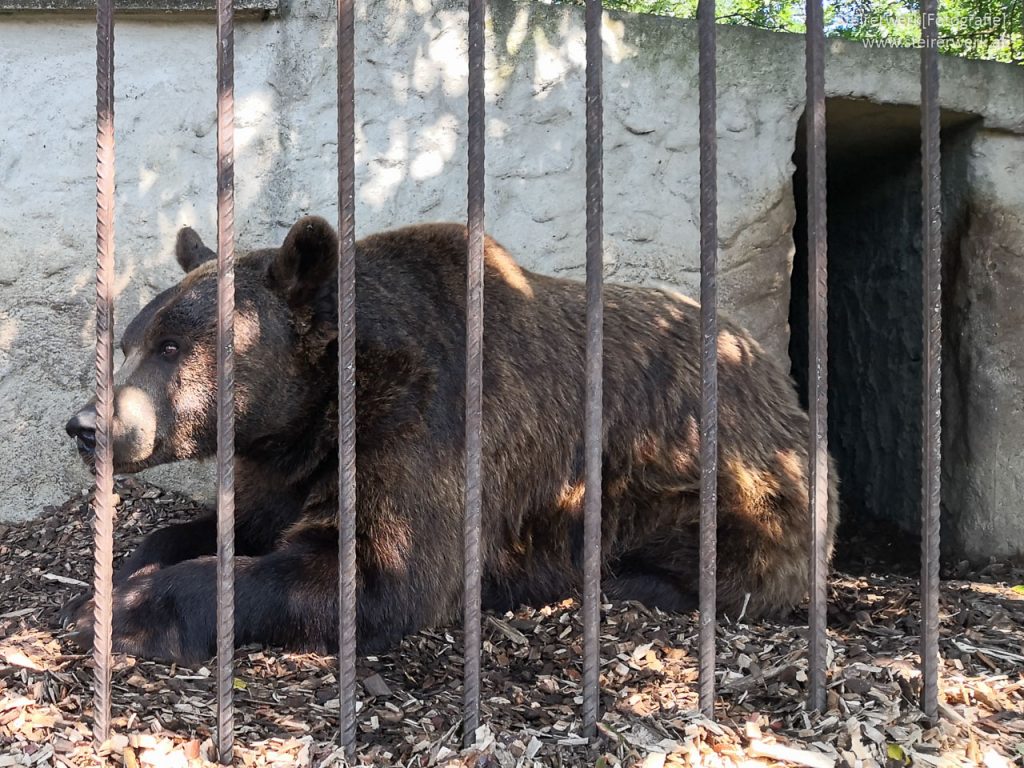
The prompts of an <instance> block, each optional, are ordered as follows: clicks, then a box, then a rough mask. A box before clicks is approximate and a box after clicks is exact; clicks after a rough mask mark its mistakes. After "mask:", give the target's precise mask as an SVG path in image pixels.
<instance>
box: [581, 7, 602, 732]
mask: <svg viewBox="0 0 1024 768" xmlns="http://www.w3.org/2000/svg"><path fill="white" fill-rule="evenodd" d="M585 27H586V49H587V54H586V55H587V63H586V115H587V116H586V121H587V126H586V141H587V149H586V158H587V181H586V184H587V187H586V206H587V251H586V253H587V349H586V404H585V416H584V418H585V423H584V452H585V456H586V461H585V469H584V471H585V473H586V483H585V485H584V513H583V515H584V517H583V728H584V733H585V734H586V735H587V736H593V735H594V732H595V730H596V728H597V720H598V718H599V717H600V695H601V691H600V670H601V645H600V632H601V456H602V450H601V448H602V440H601V434H602V404H603V402H602V398H603V391H604V387H603V380H602V377H603V366H604V361H603V347H604V300H603V295H602V290H603V287H604V253H603V216H604V159H603V152H604V148H603V142H604V136H603V133H604V127H603V117H604V116H603V109H602V82H601V70H602V67H601V64H602V52H603V51H602V45H601V1H600V0H587V6H586V16H585Z"/></svg>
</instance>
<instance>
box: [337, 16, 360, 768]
mask: <svg viewBox="0 0 1024 768" xmlns="http://www.w3.org/2000/svg"><path fill="white" fill-rule="evenodd" d="M354 8H355V6H354V3H353V0H338V235H339V237H338V429H339V435H338V487H339V490H340V495H339V504H340V506H339V509H338V516H339V517H338V558H339V560H338V577H339V578H338V589H339V593H338V614H339V622H340V623H339V627H338V681H339V682H338V685H339V688H340V691H339V701H340V710H341V711H340V713H339V736H340V743H341V746H342V747H343V748H344V751H345V756H346V758H347V759H348V760H349V762H352V761H353V759H354V758H355V748H356V383H355V382H356V378H355V375H356V296H355V290H356V240H355V230H356V223H355V218H356V211H355V208H356V192H355V177H356V172H355V163H356V161H355V10H354Z"/></svg>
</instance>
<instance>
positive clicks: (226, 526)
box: [217, 0, 235, 765]
mask: <svg viewBox="0 0 1024 768" xmlns="http://www.w3.org/2000/svg"><path fill="white" fill-rule="evenodd" d="M234 47H235V37H234V8H233V6H232V0H217V756H218V758H219V760H220V762H221V763H222V764H224V765H229V764H230V763H231V761H232V752H233V747H234V702H233V698H232V697H233V683H234V666H233V657H234V650H235V350H234V345H235V62H234Z"/></svg>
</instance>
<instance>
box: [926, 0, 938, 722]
mask: <svg viewBox="0 0 1024 768" xmlns="http://www.w3.org/2000/svg"><path fill="white" fill-rule="evenodd" d="M921 38H922V40H921V42H922V46H921V217H922V221H921V261H922V272H923V278H924V279H923V294H924V295H923V301H922V309H923V313H922V314H923V317H922V321H923V332H924V356H923V357H924V366H923V377H922V378H923V382H922V384H923V387H924V393H923V394H924V396H923V398H922V400H923V410H924V413H923V417H922V418H923V424H922V436H921V453H922V456H921V463H922V468H921V486H922V491H921V680H922V686H921V708H922V710H923V711H924V713H925V716H926V717H928V718H929V719H931V720H933V721H934V720H935V719H936V717H937V716H938V710H939V670H938V662H939V492H940V477H939V472H940V469H941V466H942V443H941V421H940V419H941V414H942V242H941V236H942V202H941V195H942V185H941V176H940V172H941V170H940V147H939V138H940V137H939V58H938V44H939V30H938V14H937V2H936V0H922V2H921Z"/></svg>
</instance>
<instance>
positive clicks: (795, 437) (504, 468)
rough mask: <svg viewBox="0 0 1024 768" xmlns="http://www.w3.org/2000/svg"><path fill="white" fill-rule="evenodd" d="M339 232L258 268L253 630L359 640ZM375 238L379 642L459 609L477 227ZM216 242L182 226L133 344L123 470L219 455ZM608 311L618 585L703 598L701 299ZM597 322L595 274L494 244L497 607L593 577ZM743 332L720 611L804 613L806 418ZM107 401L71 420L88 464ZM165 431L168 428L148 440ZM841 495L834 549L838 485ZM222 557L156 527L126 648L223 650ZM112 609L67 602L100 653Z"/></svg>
mask: <svg viewBox="0 0 1024 768" xmlns="http://www.w3.org/2000/svg"><path fill="white" fill-rule="evenodd" d="M336 245H337V240H336V236H335V233H334V232H333V230H332V229H331V227H330V226H329V225H328V224H327V223H326V222H324V221H323V220H321V219H317V218H307V219H303V220H300V221H299V222H298V223H297V224H296V225H295V227H293V228H292V231H291V232H290V233H289V235H288V238H287V240H286V242H285V244H284V245H283V246H282V248H280V249H268V250H261V251H256V252H253V253H251V254H248V255H246V256H244V257H242V258H240V259H239V261H238V265H237V277H236V303H237V306H238V320H237V330H236V334H237V355H238V363H237V373H236V375H237V380H238V384H237V388H238V403H237V414H236V424H237V425H236V429H237V435H236V453H237V463H236V488H237V503H236V507H237V530H236V547H237V550H238V554H239V555H240V557H239V559H238V570H237V587H236V589H237V597H236V605H237V608H236V611H237V614H236V638H237V640H238V642H240V643H241V642H262V643H268V644H280V645H284V646H287V647H290V648H296V649H302V648H314V649H330V648H332V647H336V644H337V583H338V580H337V529H336V527H335V525H336V522H335V521H336V516H337V503H338V486H337V467H338V465H337V383H336V371H337V328H336V298H337V297H336V288H335V274H336V255H335V251H336ZM357 249H358V257H357V363H356V365H357V367H356V371H357V435H358V437H357V477H358V481H357V494H358V495H357V498H358V514H357V526H358V534H357V555H358V569H359V576H358V595H359V597H358V637H359V643H360V648H361V649H362V650H364V651H369V650H373V649H379V648H382V647H386V646H388V645H391V644H393V643H395V642H396V641H397V640H399V639H400V638H401V637H402V636H403V635H405V634H407V633H410V632H413V631H415V630H417V629H419V628H422V627H427V626H430V625H435V624H443V623H446V622H451V621H454V620H456V618H457V617H458V615H459V611H460V609H461V589H462V509H463V461H464V456H463V443H464V434H463V430H464V421H463V416H464V378H465V279H466V278H465V266H466V257H465V254H466V230H465V227H463V226H460V225H454V224H432V225H419V226H412V227H407V228H404V229H398V230H394V231H390V232H385V233H382V234H377V235H373V236H371V237H367V238H365V239H363V240H361V241H359V243H358V244H357ZM212 256H213V254H212V252H211V251H209V249H206V247H205V246H203V245H202V243H201V241H199V239H198V237H197V236H195V233H193V232H191V230H185V231H183V233H182V235H181V236H180V237H179V243H178V258H179V262H180V263H181V264H182V265H183V267H184V268H185V269H187V270H191V271H189V272H188V274H187V275H186V276H185V278H184V279H183V281H182V282H181V283H180V284H179V285H178V286H176V287H175V288H172V289H170V290H169V291H166V292H165V293H164V294H161V296H159V297H157V298H156V299H154V301H153V302H152V303H151V304H150V306H148V307H146V308H145V309H144V310H143V311H142V312H141V313H140V314H139V316H138V317H137V318H136V319H135V320H134V321H133V322H132V323H131V325H130V326H129V328H128V329H127V331H126V333H125V335H124V346H125V347H126V350H125V351H126V354H128V355H129V357H130V358H131V359H132V360H133V361H134V362H133V366H134V367H133V369H132V371H131V372H130V373H129V374H128V375H127V377H126V378H125V381H124V383H123V384H122V386H121V387H120V388H119V390H118V398H119V399H118V402H119V403H120V402H121V400H120V398H121V397H122V396H123V397H124V398H129V397H130V396H132V395H133V393H134V397H136V399H138V400H145V399H148V400H149V401H150V402H149V405H148V406H147V407H144V408H142V409H141V410H142V412H144V413H145V414H149V413H150V412H151V413H152V414H153V416H152V423H149V422H147V423H146V424H144V425H142V426H139V425H137V424H131V423H125V424H121V421H125V420H129V421H130V419H129V417H128V416H124V417H123V418H122V417H121V414H120V411H119V414H118V418H116V419H115V421H118V424H115V462H117V465H118V470H119V471H134V470H137V469H141V468H142V467H145V466H150V465H152V464H157V463H163V462H167V461H174V460H178V459H183V458H197V457H205V456H210V455H211V454H212V452H213V450H214V439H215V432H214V413H213V408H214V405H213V396H214V392H215V353H214V346H213V343H214V318H215V270H214V265H213V263H212V262H211V261H210V259H211V258H212ZM605 302H606V304H605V320H604V333H605V347H604V430H605V432H604V462H603V480H604V488H603V515H604V518H603V520H604V522H603V531H602V541H603V552H602V556H603V587H604V590H605V592H606V593H607V594H609V595H610V596H612V597H615V598H622V599H635V600H639V601H642V602H644V603H646V604H648V605H651V606H659V607H662V608H665V609H667V610H687V609H690V608H693V607H695V605H696V578H697V566H698V555H699V553H698V538H697V525H698V492H699V483H700V471H699V470H700V468H699V460H698V437H699V433H698V423H697V419H698V413H699V410H698V407H699V393H700V375H699V347H700V345H699V331H698V311H699V310H698V306H697V305H696V304H695V303H694V302H692V301H690V300H688V299H686V298H683V297H681V296H678V295H674V294H671V293H668V292H665V291H661V290H655V289H651V288H638V287H626V286H621V285H607V286H606V288H605ZM585 317H586V313H585V294H584V287H583V285H582V284H581V283H580V282H577V281H572V280H565V279H557V278H553V277H546V276H542V275H539V274H535V273H532V272H529V271H527V270H525V269H522V268H521V267H520V266H518V265H517V264H516V262H515V261H514V260H513V259H512V257H511V256H510V255H509V254H508V253H507V252H506V251H505V250H504V249H503V248H502V247H501V246H500V245H499V244H498V243H496V242H495V241H493V240H491V239H488V240H487V241H486V267H485V329H484V382H483V386H484V413H483V418H484V446H483V478H484V494H483V503H484V508H483V544H482V550H483V572H484V577H483V578H484V603H485V606H486V607H489V608H492V609H498V610H502V609H508V608H514V607H516V606H517V605H519V604H522V603H528V604H537V603H543V602H546V601H551V600H555V599H560V598H563V597H565V596H567V595H569V594H571V593H572V591H573V590H575V589H577V588H578V587H579V584H580V570H581V564H582V549H581V546H582V527H583V526H582V520H583V511H582V510H583V506H582V505H583V481H582V476H583V430H582V425H583V400H584V330H585V325H584V323H585ZM720 327H721V333H720V336H719V355H720V373H719V388H720V390H719V391H720V418H719V444H720V449H719V451H720V452H719V457H720V469H719V521H718V536H719V557H718V578H719V591H718V605H719V608H720V610H721V611H722V612H723V613H725V614H727V615H729V616H731V617H734V618H735V617H736V616H738V615H739V613H740V612H741V611H742V610H744V609H745V611H746V615H747V616H748V617H755V616H762V615H775V614H784V613H786V612H788V611H789V610H790V609H791V607H792V606H794V605H795V604H796V603H798V602H799V601H800V600H801V599H802V598H803V596H804V594H805V591H806V588H807V581H808V538H809V530H810V522H809V515H808V499H807V476H806V471H807V442H808V436H807V435H808V419H807V415H806V413H805V412H804V411H803V410H802V409H801V408H800V406H799V404H798V401H797V397H796V394H795V391H794V387H793V384H792V382H791V381H790V379H789V377H788V376H787V375H786V374H785V373H784V372H783V370H782V369H781V368H780V367H779V365H778V364H777V363H776V361H774V360H772V359H771V358H770V357H769V355H768V354H767V353H766V352H765V351H764V350H763V349H762V347H761V346H759V345H758V344H757V343H756V342H755V341H754V340H753V339H752V338H751V337H750V336H749V335H748V334H747V333H746V332H744V331H743V330H742V329H740V328H739V327H737V326H735V325H734V324H732V323H730V322H729V321H728V320H726V319H722V320H720ZM168 339H170V340H171V342H173V343H172V346H173V347H174V349H173V350H170V351H169V348H168V346H167V344H168V342H167V340H168ZM90 408H91V406H87V407H86V409H84V410H83V411H82V412H80V413H79V414H78V415H77V416H76V417H75V419H73V420H72V422H71V423H69V425H68V430H69V432H71V433H72V434H75V435H76V436H78V437H79V447H80V449H81V450H82V451H83V453H84V454H85V455H86V458H87V459H88V458H89V456H90V455H91V445H90V443H89V435H88V434H87V431H88V429H89V428H90V421H89V412H90ZM147 408H148V410H147ZM128 410H129V409H127V408H126V409H125V413H128ZM139 410H140V409H139V407H134V408H133V409H131V412H132V413H138V412H139ZM132 418H137V417H132ZM144 418H146V419H148V418H149V416H148V415H147V416H145V417H144ZM83 425H84V426H83ZM119 425H120V426H119ZM119 429H120V431H118V430H119ZM147 429H150V430H151V431H153V432H154V433H155V434H156V437H155V438H154V439H151V440H148V439H147V440H141V441H140V439H139V438H138V437H137V436H138V435H140V434H141V435H144V436H145V435H147V434H148V433H147V432H146V430H147ZM119 435H121V437H120V438H119V437H118V436H119ZM119 439H120V440H121V442H120V443H119V442H118V440H119ZM133 440H134V441H135V442H134V443H133ZM118 446H121V448H119V447H118ZM833 469H834V468H833ZM830 477H831V478H835V472H834V471H832V472H830ZM829 491H830V504H829V513H830V519H829V526H828V535H827V539H828V542H829V550H830V551H831V544H832V541H833V538H834V533H835V526H836V522H837V511H836V500H837V495H836V488H835V486H834V483H833V486H832V487H831V488H830V489H829ZM214 552H215V534H214V525H213V520H212V517H209V516H208V517H204V518H201V519H199V520H196V521H193V522H191V523H186V524H184V525H181V526H175V527H171V528H168V529H164V530H162V531H158V532H156V533H155V534H153V535H152V536H150V537H149V538H148V539H147V540H145V541H144V542H143V544H142V545H141V546H140V548H139V549H138V550H137V551H136V552H135V553H134V554H133V556H132V557H131V558H129V560H128V562H127V563H126V564H125V566H124V567H123V568H122V569H121V570H120V571H119V573H118V578H117V586H116V589H115V605H116V612H115V641H114V642H115V647H116V648H119V649H121V650H125V651H130V652H135V653H137V654H140V655H144V656H154V657H170V658H175V659H180V660H195V659H198V658H203V657H206V656H208V655H209V654H211V653H212V652H213V626H214V621H213V600H214V584H215V579H214V578H213V558H212V557H211V556H212V554H213V553H214ZM90 610H91V606H90V605H89V604H88V603H87V602H85V601H84V600H80V601H78V602H77V603H76V604H74V605H70V606H68V609H67V610H66V612H65V619H66V620H67V621H69V622H75V623H76V624H77V625H78V627H79V630H80V633H81V637H82V638H83V642H85V643H88V641H89V640H90V639H91V625H90V614H89V611H90Z"/></svg>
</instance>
